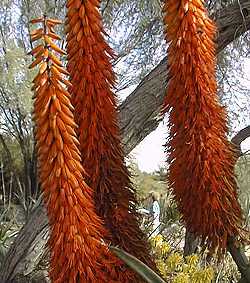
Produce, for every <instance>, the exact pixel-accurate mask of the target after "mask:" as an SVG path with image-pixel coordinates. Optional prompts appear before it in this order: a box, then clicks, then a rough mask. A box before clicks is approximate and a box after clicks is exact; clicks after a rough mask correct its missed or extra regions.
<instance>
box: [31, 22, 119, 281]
mask: <svg viewBox="0 0 250 283" xmlns="http://www.w3.org/2000/svg"><path fill="white" fill-rule="evenodd" d="M32 22H33V23H42V24H43V27H42V28H39V29H36V30H35V31H34V32H33V33H32V35H31V39H32V40H33V41H35V40H38V39H42V43H40V44H39V45H37V46H36V47H35V48H34V49H33V50H32V51H31V54H32V55H33V56H34V57H35V60H34V62H33V63H32V64H31V66H30V68H33V67H35V66H36V65H39V72H38V74H37V76H36V77H35V79H34V80H33V83H34V86H33V90H34V92H35V94H34V121H35V126H36V134H35V139H36V142H37V144H36V146H37V152H38V164H39V177H40V183H41V187H42V191H43V195H44V199H45V203H46V208H47V213H48V218H49V223H50V229H51V233H50V239H49V247H50V252H51V260H50V278H51V281H52V282H57V283H59V282H63V283H65V282H72V283H73V282H78V283H80V282H82V283H87V282H92V283H98V282H107V283H108V282H119V281H117V278H118V275H117V274H116V273H115V272H116V271H115V270H116V265H117V264H118V265H119V266H120V264H121V263H119V261H118V259H116V258H114V256H113V255H112V254H111V253H110V252H109V250H108V248H107V246H105V245H104V243H103V242H102V239H103V238H104V237H105V235H106V231H105V228H104V226H103V223H102V221H101V220H100V218H99V217H98V216H97V214H96V212H95V208H94V201H93V191H92V190H91V189H90V188H89V187H88V186H87V185H86V183H85V182H84V179H83V175H84V174H85V173H84V170H83V166H82V164H81V158H80V152H79V149H78V145H79V142H78V139H77V137H76V124H75V122H74V120H73V114H72V113H73V111H74V108H73V106H72V105H71V103H70V99H71V97H70V94H69V92H68V91H67V90H66V88H65V85H66V86H70V85H71V84H70V83H69V82H68V81H67V79H65V76H67V75H68V72H67V71H66V70H65V69H64V68H63V66H62V64H61V62H60V60H59V59H58V57H57V56H56V55H55V52H58V53H59V54H60V53H61V54H64V52H63V51H62V50H61V49H60V48H59V47H57V46H56V45H55V44H54V42H53V39H59V37H58V36H57V35H56V34H55V33H54V25H55V24H57V23H58V21H56V20H52V19H45V18H41V19H35V20H33V21H32Z"/></svg>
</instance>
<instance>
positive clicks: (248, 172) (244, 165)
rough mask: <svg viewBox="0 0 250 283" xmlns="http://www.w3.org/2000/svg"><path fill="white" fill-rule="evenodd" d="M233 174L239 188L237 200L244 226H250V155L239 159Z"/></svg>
mask: <svg viewBox="0 0 250 283" xmlns="http://www.w3.org/2000/svg"><path fill="white" fill-rule="evenodd" d="M235 172H236V175H237V182H238V187H239V199H240V203H241V207H242V209H243V211H244V214H245V218H246V225H248V226H249V224H250V155H247V154H246V155H243V156H242V157H240V158H239V160H238V162H237V164H236V168H235Z"/></svg>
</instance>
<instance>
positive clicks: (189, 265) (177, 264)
mask: <svg viewBox="0 0 250 283" xmlns="http://www.w3.org/2000/svg"><path fill="white" fill-rule="evenodd" d="M151 242H152V246H153V248H154V251H155V256H156V258H157V266H158V269H159V271H160V273H161V275H162V276H163V278H164V279H165V280H166V282H173V283H186V282H187V283H196V282H197V283H198V282H199V283H210V282H212V280H213V278H214V270H213V268H212V266H209V265H204V264H203V263H202V260H201V257H200V256H199V255H197V254H194V255H190V256H188V257H186V258H184V257H183V256H182V254H181V253H180V252H179V251H178V250H176V249H172V248H171V246H170V245H169V244H168V242H166V240H165V238H164V237H163V236H162V235H157V236H156V237H154V238H152V239H151Z"/></svg>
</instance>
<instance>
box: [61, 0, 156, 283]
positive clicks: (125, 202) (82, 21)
mask: <svg viewBox="0 0 250 283" xmlns="http://www.w3.org/2000/svg"><path fill="white" fill-rule="evenodd" d="M99 4H100V1H98V0H86V1H81V0H73V1H72V0H71V1H68V2H67V8H68V10H67V21H66V28H65V29H66V32H67V53H68V66H67V69H68V71H69V73H70V77H71V80H70V81H71V83H72V88H70V92H71V93H72V97H73V100H72V101H73V105H74V106H75V112H74V114H75V120H76V122H77V124H78V135H79V140H80V149H81V153H82V156H84V158H83V161H82V162H83V167H84V168H85V170H86V172H87V177H86V178H87V179H88V182H87V183H88V185H89V186H90V187H91V188H93V190H94V195H95V205H96V210H97V213H98V215H99V216H100V217H101V218H102V219H103V220H104V223H105V226H106V228H107V229H108V231H109V235H108V236H107V238H106V240H107V241H111V243H112V244H113V245H118V246H119V247H121V248H122V249H124V250H126V251H127V252H129V253H131V254H133V255H134V256H136V257H137V258H139V259H141V260H142V261H143V262H145V263H146V264H148V265H149V266H151V267H154V266H155V264H154V263H153V261H152V259H151V255H150V251H149V245H148V243H147V241H146V238H145V235H144V234H143V233H142V231H141V230H140V228H139V223H138V215H137V213H136V208H135V204H136V198H135V192H134V190H133V189H132V186H131V183H130V176H129V172H128V170H127V168H126V166H125V162H124V154H123V151H122V147H121V138H120V133H119V127H118V115H117V101H116V97H115V95H114V93H113V92H112V88H113V86H114V82H115V75H114V72H113V70H112V64H111V59H112V57H113V56H114V54H113V51H112V50H111V48H110V47H109V46H108V44H107V43H106V41H105V39H104V34H105V33H104V31H103V27H102V21H101V15H100V12H99ZM125 270H126V272H121V274H120V278H119V280H120V282H139V279H137V277H136V278H134V276H136V275H135V274H134V273H133V272H132V271H131V270H129V268H128V267H126V269H125Z"/></svg>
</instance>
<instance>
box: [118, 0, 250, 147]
mask: <svg viewBox="0 0 250 283" xmlns="http://www.w3.org/2000/svg"><path fill="white" fill-rule="evenodd" d="M213 17H214V18H215V20H216V22H217V25H218V31H219V34H218V38H217V43H218V46H217V51H218V52H220V51H222V50H223V48H225V47H226V46H227V45H228V44H229V43H231V42H232V41H233V40H235V39H236V38H238V37H239V36H241V35H242V34H243V33H244V32H245V31H247V30H249V29H250V1H248V0H237V1H235V3H234V4H232V5H230V6H229V7H228V8H226V9H222V10H220V11H218V12H217V13H216V14H215V15H214V16H213ZM166 77H167V59H166V58H164V59H163V60H162V61H161V62H160V64H159V65H157V67H155V68H154V69H153V70H152V71H151V72H150V73H149V74H148V75H147V76H146V77H145V78H144V79H143V80H142V81H141V83H140V84H139V85H138V86H137V88H136V89H135V90H134V91H133V92H132V93H131V94H130V95H129V96H128V97H127V98H126V99H125V101H124V102H123V103H122V104H121V105H120V122H121V130H122V133H123V142H124V145H125V152H126V153H129V152H130V151H131V150H132V149H133V148H134V147H135V146H136V145H137V144H139V143H140V142H141V141H142V140H143V139H144V138H145V137H146V136H147V135H148V134H149V133H151V132H152V131H153V130H155V129H156V128H157V126H158V124H159V122H160V121H161V117H159V112H160V108H161V105H162V102H163V98H164V96H165V94H166V85H167V81H166Z"/></svg>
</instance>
